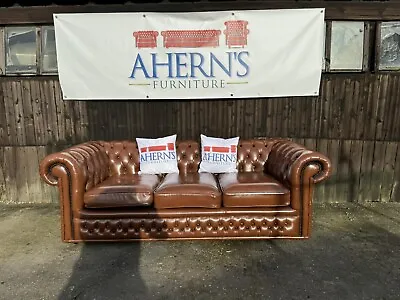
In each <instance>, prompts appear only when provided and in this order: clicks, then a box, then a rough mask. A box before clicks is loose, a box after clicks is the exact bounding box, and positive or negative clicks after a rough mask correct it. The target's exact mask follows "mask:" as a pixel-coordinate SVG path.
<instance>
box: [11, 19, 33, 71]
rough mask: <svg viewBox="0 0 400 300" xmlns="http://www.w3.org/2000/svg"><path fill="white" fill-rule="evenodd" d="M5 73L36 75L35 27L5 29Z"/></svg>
mask: <svg viewBox="0 0 400 300" xmlns="http://www.w3.org/2000/svg"><path fill="white" fill-rule="evenodd" d="M5 48H6V73H29V74H32V73H36V29H35V27H8V28H6V41H5Z"/></svg>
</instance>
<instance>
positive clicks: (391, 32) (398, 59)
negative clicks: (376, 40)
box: [379, 22, 400, 70]
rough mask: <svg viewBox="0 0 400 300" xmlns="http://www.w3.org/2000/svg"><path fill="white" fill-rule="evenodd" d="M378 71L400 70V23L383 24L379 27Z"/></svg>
mask: <svg viewBox="0 0 400 300" xmlns="http://www.w3.org/2000/svg"><path fill="white" fill-rule="evenodd" d="M379 69H380V70H398V69H400V22H384V23H382V25H381V45H380V60H379Z"/></svg>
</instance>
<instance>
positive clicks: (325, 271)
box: [0, 204, 400, 300]
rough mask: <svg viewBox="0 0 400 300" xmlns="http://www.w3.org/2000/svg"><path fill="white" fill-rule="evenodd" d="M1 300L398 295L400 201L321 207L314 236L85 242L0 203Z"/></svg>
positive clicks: (30, 212)
mask: <svg viewBox="0 0 400 300" xmlns="http://www.w3.org/2000/svg"><path fill="white" fill-rule="evenodd" d="M0 299H29V300H30V299H113V300H114V299H400V205H399V204H369V205H363V206H359V205H346V206H344V205H329V206H318V207H316V208H315V215H314V231H313V236H312V238H311V239H310V240H271V241H268V240H264V241H189V242H187V241H186V242H183V241H182V242H146V243H128V244H125V243H120V244H87V245H83V244H78V245H74V244H65V243H62V242H61V241H60V232H59V219H58V209H57V208H56V207H53V206H51V207H49V206H46V207H43V206H42V207H37V206H35V207H9V206H0Z"/></svg>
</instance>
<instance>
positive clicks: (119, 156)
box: [102, 141, 200, 176]
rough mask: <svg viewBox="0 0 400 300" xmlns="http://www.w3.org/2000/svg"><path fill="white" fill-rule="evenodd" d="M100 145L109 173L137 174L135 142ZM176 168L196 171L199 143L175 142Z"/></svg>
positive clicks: (181, 170) (185, 171)
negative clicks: (104, 151) (108, 166)
mask: <svg viewBox="0 0 400 300" xmlns="http://www.w3.org/2000/svg"><path fill="white" fill-rule="evenodd" d="M102 146H103V147H104V149H105V150H106V153H107V155H108V157H109V159H110V175H111V176H112V175H131V174H137V173H138V172H139V170H140V163H139V150H138V148H137V145H136V142H132V141H111V142H103V143H102ZM176 154H177V159H178V168H179V172H181V173H191V172H197V170H198V168H199V164H200V150H199V144H198V143H197V142H195V141H181V142H177V143H176Z"/></svg>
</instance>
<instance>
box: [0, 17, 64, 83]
mask: <svg viewBox="0 0 400 300" xmlns="http://www.w3.org/2000/svg"><path fill="white" fill-rule="evenodd" d="M12 27H14V28H15V27H17V28H18V27H31V28H35V35H36V52H35V53H36V59H35V64H36V70H35V71H34V72H33V71H31V72H30V71H26V70H25V71H20V72H18V71H17V72H7V70H6V68H7V52H6V47H7V42H6V38H7V28H12ZM45 28H54V25H53V24H43V25H40V26H38V25H30V24H21V25H19V24H18V25H11V26H0V76H1V77H3V76H9V77H13V76H14V77H15V76H40V75H44V76H54V75H58V67H57V70H55V71H45V70H44V68H43V59H42V56H43V48H44V43H45V41H44V36H42V33H43V32H44V29H45Z"/></svg>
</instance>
